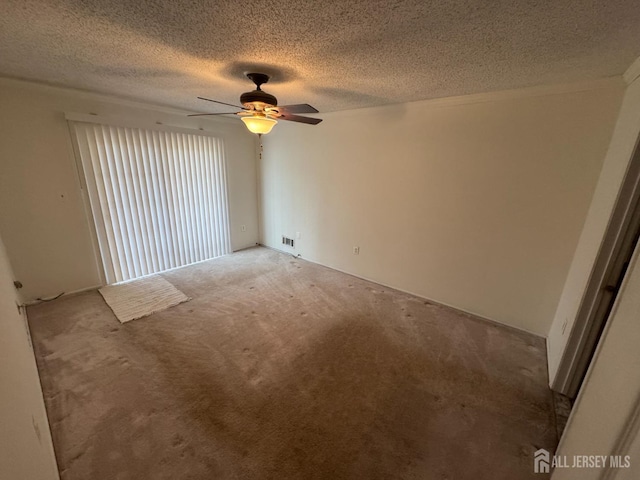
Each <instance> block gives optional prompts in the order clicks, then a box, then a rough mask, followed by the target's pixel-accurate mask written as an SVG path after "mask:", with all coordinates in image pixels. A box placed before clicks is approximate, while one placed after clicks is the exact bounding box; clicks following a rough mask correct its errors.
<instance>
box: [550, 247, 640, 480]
mask: <svg viewBox="0 0 640 480" xmlns="http://www.w3.org/2000/svg"><path fill="white" fill-rule="evenodd" d="M639 255H640V250H639V249H638V248H636V252H635V254H634V259H633V260H632V263H631V265H630V266H629V270H628V273H627V275H626V278H625V281H624V283H623V285H622V288H621V289H620V293H619V295H618V298H617V300H616V304H615V305H614V308H613V311H612V312H611V316H610V317H609V321H608V322H607V326H606V327H605V330H604V333H603V334H602V338H601V341H600V344H599V346H598V349H597V351H596V354H595V357H594V361H593V362H592V365H591V367H590V369H589V372H588V373H587V376H586V378H585V382H584V386H583V388H582V390H581V391H580V394H579V395H578V398H577V400H576V404H575V405H574V407H573V411H572V413H571V417H570V418H569V422H568V423H567V427H566V430H565V433H564V436H563V438H562V441H561V443H560V445H559V447H558V454H559V455H566V456H568V457H572V456H573V455H614V454H615V455H631V456H632V458H631V466H632V469H631V470H627V471H622V470H620V471H618V472H617V474H618V476H616V475H613V476H611V477H606V478H612V479H613V478H620V479H621V480H622V479H626V478H629V479H631V478H636V479H637V478H640V448H639V442H640V437H638V423H636V424H635V425H633V422H632V421H631V420H632V418H633V417H634V415H638V414H640V375H639V374H638V372H640V348H639V346H640V322H639V321H638V312H640V262H639V259H638V256H639ZM638 421H640V418H638V419H637V420H636V422H638ZM627 436H628V438H627V441H621V440H622V439H623V438H624V437H627ZM602 474H603V471H602V470H601V469H556V471H555V472H554V475H553V480H573V479H575V480H591V479H593V480H596V479H601V478H605V477H603V476H602Z"/></svg>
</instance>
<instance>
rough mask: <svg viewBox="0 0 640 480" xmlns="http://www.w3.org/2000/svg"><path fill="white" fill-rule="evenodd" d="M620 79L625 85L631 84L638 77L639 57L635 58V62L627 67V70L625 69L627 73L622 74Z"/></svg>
mask: <svg viewBox="0 0 640 480" xmlns="http://www.w3.org/2000/svg"><path fill="white" fill-rule="evenodd" d="M622 77H623V78H624V81H625V82H627V84H631V83H633V81H634V80H635V79H637V78H638V77H640V57H638V58H636V59H635V61H634V62H633V63H632V64H631V65H629V68H627V71H626V72H624V74H623V75H622Z"/></svg>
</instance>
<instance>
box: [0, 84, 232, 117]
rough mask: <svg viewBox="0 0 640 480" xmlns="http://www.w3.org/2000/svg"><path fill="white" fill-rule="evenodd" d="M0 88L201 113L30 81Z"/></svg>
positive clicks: (142, 107) (144, 107)
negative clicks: (22, 89)
mask: <svg viewBox="0 0 640 480" xmlns="http://www.w3.org/2000/svg"><path fill="white" fill-rule="evenodd" d="M0 86H8V87H16V88H24V89H29V90H35V91H40V92H46V93H53V94H57V95H68V96H71V97H75V98H81V99H85V100H93V101H97V102H104V103H111V104H116V105H122V106H123V107H131V108H139V109H143V110H151V111H153V112H159V113H166V114H170V115H188V114H190V113H201V112H196V111H193V110H186V109H181V108H175V107H168V106H166V105H157V104H154V103H147V102H145V101H141V100H131V99H127V98H122V97H118V96H116V95H110V94H105V93H97V92H91V91H88V90H79V89H76V88H70V87H62V86H58V85H49V84H47V83H41V82H34V81H32V80H22V79H17V78H10V77H0ZM198 118H202V119H206V120H213V121H222V122H225V123H227V122H228V121H229V120H232V119H230V118H224V117H220V116H217V117H215V118H207V117H198Z"/></svg>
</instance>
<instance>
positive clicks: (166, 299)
mask: <svg viewBox="0 0 640 480" xmlns="http://www.w3.org/2000/svg"><path fill="white" fill-rule="evenodd" d="M98 291H99V292H100V294H101V295H102V297H103V298H104V301H105V302H107V305H109V307H111V310H113V313H114V314H115V316H116V317H117V318H118V320H120V322H121V323H125V322H130V321H131V320H137V319H138V318H142V317H146V316H148V315H151V314H152V313H156V312H161V311H162V310H166V309H167V308H169V307H173V306H175V305H178V304H180V303H182V302H186V301H188V300H189V297H187V296H186V295H185V294H184V293H182V292H181V291H180V290H178V289H177V288H176V287H174V286H173V285H172V284H170V283H169V282H167V281H166V280H165V279H164V278H162V277H161V276H160V275H152V276H149V277H145V278H141V279H139V280H133V281H131V282H126V283H120V284H118V285H109V286H106V287H102V288H100V289H99V290H98Z"/></svg>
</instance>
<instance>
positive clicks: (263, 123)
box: [242, 115, 278, 135]
mask: <svg viewBox="0 0 640 480" xmlns="http://www.w3.org/2000/svg"><path fill="white" fill-rule="evenodd" d="M242 121H243V122H244V124H245V125H246V126H247V129H248V130H249V131H250V132H251V133H257V134H258V135H265V134H267V133H269V132H270V131H271V129H272V128H273V127H274V125H275V124H276V123H278V121H277V120H274V119H273V118H268V117H264V116H258V115H253V116H251V117H242Z"/></svg>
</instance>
